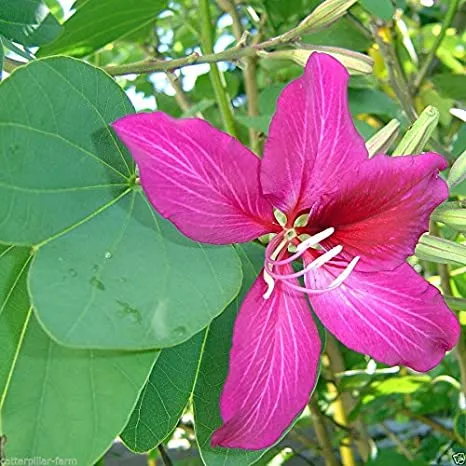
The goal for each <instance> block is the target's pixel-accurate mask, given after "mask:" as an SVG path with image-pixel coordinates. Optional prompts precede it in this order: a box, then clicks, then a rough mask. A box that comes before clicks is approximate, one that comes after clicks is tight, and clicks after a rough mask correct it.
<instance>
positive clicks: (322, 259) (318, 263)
mask: <svg viewBox="0 0 466 466" xmlns="http://www.w3.org/2000/svg"><path fill="white" fill-rule="evenodd" d="M341 251H343V246H341V245H338V246H335V247H334V248H332V249H330V250H329V251H327V252H325V253H324V254H322V255H321V256H319V257H318V258H317V259H316V260H313V261H312V262H311V263H310V264H309V265H308V266H307V267H306V271H308V270H312V269H318V268H319V267H322V266H323V265H325V264H326V263H327V262H329V261H331V260H332V259H333V258H334V257H336V256H338V254H340V252H341Z"/></svg>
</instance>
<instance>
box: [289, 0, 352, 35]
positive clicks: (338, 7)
mask: <svg viewBox="0 0 466 466" xmlns="http://www.w3.org/2000/svg"><path fill="white" fill-rule="evenodd" d="M356 2H357V0H326V1H325V2H322V3H321V4H320V5H319V6H318V7H317V8H316V9H315V10H314V11H313V12H312V13H311V14H310V15H309V16H308V17H307V18H305V19H304V20H303V21H302V22H301V23H300V24H299V25H298V29H300V30H302V31H303V32H310V31H316V30H319V29H322V28H325V27H327V26H330V25H331V24H332V23H334V22H335V21H336V20H337V19H340V18H341V17H342V16H343V15H344V14H345V13H346V11H347V10H348V9H349V8H350V7H352V6H353V5H354V4H355V3H356Z"/></svg>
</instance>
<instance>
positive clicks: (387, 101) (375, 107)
mask: <svg viewBox="0 0 466 466" xmlns="http://www.w3.org/2000/svg"><path fill="white" fill-rule="evenodd" d="M348 96H349V106H350V111H351V113H352V114H353V115H359V114H361V113H372V114H374V115H387V116H389V117H391V118H395V117H396V116H397V114H398V111H399V107H398V105H397V104H396V102H395V101H394V100H393V99H391V98H390V97H388V95H387V94H384V93H383V92H381V91H378V90H377V89H350V90H349V92H348Z"/></svg>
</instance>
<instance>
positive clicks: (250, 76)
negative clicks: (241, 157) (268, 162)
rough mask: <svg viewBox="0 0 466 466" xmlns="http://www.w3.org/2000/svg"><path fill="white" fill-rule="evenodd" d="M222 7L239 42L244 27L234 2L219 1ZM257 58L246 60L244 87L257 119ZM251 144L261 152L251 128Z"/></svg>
mask: <svg viewBox="0 0 466 466" xmlns="http://www.w3.org/2000/svg"><path fill="white" fill-rule="evenodd" d="M217 1H218V4H219V5H220V7H221V8H222V9H223V10H224V11H225V12H227V13H228V14H229V15H230V16H231V19H232V22H233V24H232V26H233V33H234V35H235V37H236V40H237V41H238V42H241V40H242V39H243V37H244V35H243V34H244V32H245V31H244V30H243V26H242V25H241V18H240V16H239V14H238V10H237V9H236V5H235V4H234V2H233V1H232V0H217ZM256 61H257V59H256V57H246V58H245V59H244V62H245V68H244V69H243V76H244V87H245V89H246V96H247V105H248V115H249V116H252V117H255V116H258V115H259V104H258V91H257V79H256ZM249 142H250V145H251V148H252V150H253V151H254V152H256V153H257V152H259V138H258V134H257V131H256V130H255V129H253V128H249Z"/></svg>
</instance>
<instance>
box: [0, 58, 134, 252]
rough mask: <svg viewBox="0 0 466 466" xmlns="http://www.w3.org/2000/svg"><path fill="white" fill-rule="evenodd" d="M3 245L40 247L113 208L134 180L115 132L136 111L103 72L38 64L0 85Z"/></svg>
mask: <svg viewBox="0 0 466 466" xmlns="http://www.w3.org/2000/svg"><path fill="white" fill-rule="evenodd" d="M0 101H1V102H2V106H1V107H0V140H1V141H2V144H1V146H0V198H1V199H2V202H1V203H0V218H1V219H2V220H1V221H0V241H3V242H5V243H14V244H20V245H33V244H37V243H40V242H42V241H44V240H47V239H48V238H50V237H52V236H54V235H56V234H57V233H59V232H61V231H63V230H65V229H68V228H72V227H73V226H75V225H76V224H79V223H80V222H82V221H83V220H84V219H85V218H86V217H88V216H90V215H94V214H95V212H97V211H98V210H99V209H101V208H103V207H104V206H106V205H108V204H109V203H111V202H113V201H114V200H115V199H116V198H117V197H118V196H119V195H120V194H121V193H122V192H124V190H125V189H127V187H128V183H129V181H128V179H130V178H131V177H132V176H134V166H133V163H132V160H131V158H130V156H129V154H128V153H127V152H126V150H124V149H123V147H122V145H121V144H120V143H119V142H118V141H117V138H116V136H115V135H114V134H113V133H112V132H111V130H110V128H109V127H108V124H109V123H110V122H112V121H114V120H116V119H117V118H119V117H121V116H123V115H126V114H127V113H130V112H132V111H133V108H132V106H131V104H130V102H129V100H128V98H127V97H126V95H125V94H124V92H123V91H122V89H121V88H120V87H119V86H118V85H117V84H116V83H115V82H114V81H113V80H112V79H111V78H110V77H109V76H107V75H106V74H105V73H104V72H102V71H100V70H98V69H97V68H94V67H92V66H90V65H87V64H84V63H82V62H80V61H78V60H74V59H71V58H61V57H60V58H50V59H45V60H37V61H34V62H31V63H29V64H28V65H26V66H24V67H21V68H20V69H18V70H17V71H16V72H15V73H14V74H13V75H12V76H11V77H9V78H8V79H6V80H4V81H2V82H1V83H0Z"/></svg>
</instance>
